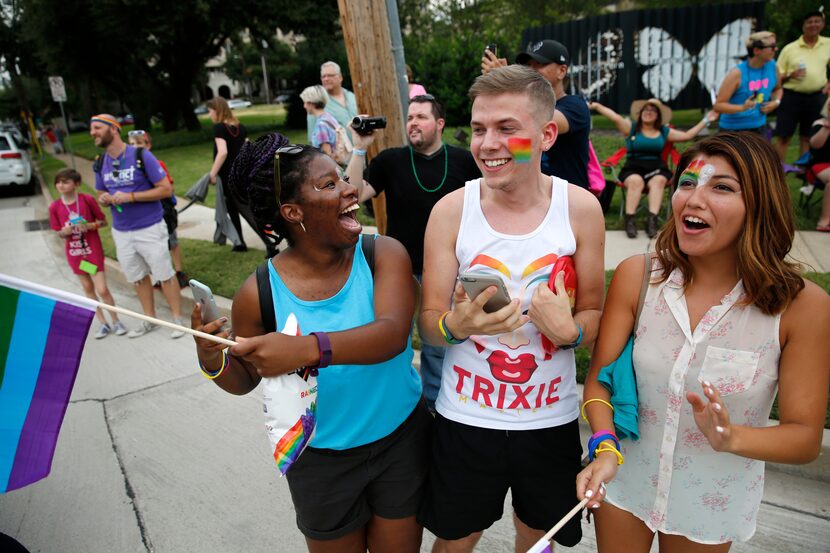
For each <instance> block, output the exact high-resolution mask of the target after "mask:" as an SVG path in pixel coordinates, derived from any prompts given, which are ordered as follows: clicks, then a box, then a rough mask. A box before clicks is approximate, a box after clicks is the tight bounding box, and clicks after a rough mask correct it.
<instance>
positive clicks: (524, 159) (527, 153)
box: [507, 138, 533, 163]
mask: <svg viewBox="0 0 830 553" xmlns="http://www.w3.org/2000/svg"><path fill="white" fill-rule="evenodd" d="M530 144H531V141H530V139H529V138H508V139H507V149H508V150H510V153H511V154H513V161H515V162H516V163H530V157H531V154H532V153H533V150H531V148H530Z"/></svg>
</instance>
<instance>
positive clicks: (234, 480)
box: [0, 196, 830, 553]
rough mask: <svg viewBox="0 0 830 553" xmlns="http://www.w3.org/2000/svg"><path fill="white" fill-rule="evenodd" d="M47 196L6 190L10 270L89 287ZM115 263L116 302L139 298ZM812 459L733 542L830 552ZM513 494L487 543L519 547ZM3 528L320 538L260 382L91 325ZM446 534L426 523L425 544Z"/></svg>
mask: <svg viewBox="0 0 830 553" xmlns="http://www.w3.org/2000/svg"><path fill="white" fill-rule="evenodd" d="M46 207H47V204H46V201H45V200H44V198H43V197H42V196H34V197H32V198H7V199H0V232H2V235H3V236H4V244H3V247H2V255H0V272H3V273H7V274H11V275H14V276H16V277H19V278H24V279H27V280H31V281H33V282H38V283H41V284H44V285H47V286H51V287H55V288H60V289H63V290H67V291H72V292H76V293H79V294H80V293H82V292H81V287H80V284H79V283H78V281H77V279H76V277H75V276H74V275H73V274H72V273H71V271H70V269H69V267H68V265H67V263H66V261H65V258H64V255H63V249H62V244H61V242H60V241H59V240H58V239H57V238H56V237H55V236H54V233H52V232H51V231H50V230H41V231H27V230H25V223H26V222H27V221H37V220H43V219H46V218H47V217H48V214H47V211H46ZM254 243H255V242H254ZM621 243H622V244H625V243H624V241H623V242H621ZM609 244H610V240H609ZM632 245H633V244H631V245H628V247H631V246H632ZM110 270H112V274H111V278H110V279H109V280H110V284H111V288H112V291H113V294H114V296H115V299H116V302H117V303H118V304H119V305H121V306H123V307H127V308H129V309H135V310H138V309H139V304H138V301H137V299H136V297H135V296H134V294H133V292H132V290H131V289H130V287H128V286H126V285H125V284H123V281H121V280H120V279H119V278H116V277H117V271H115V270H114V266H113V268H111V269H110ZM825 270H826V269H825ZM156 301H157V307H158V313H159V316H160V317H162V318H166V319H168V320H169V319H170V313H169V311H168V310H167V309H166V306H165V304H164V302H162V301H160V296H158V297H157V300H156ZM125 323H126V324H127V326H128V327H134V326H136V325H137V322H135V321H130V320H126V319H125ZM93 324H96V323H93ZM825 442H827V440H825ZM824 451H825V452H826V451H827V448H825V450H824ZM800 470H801V472H800V473H799V474H791V473H785V472H781V471H779V470H774V469H771V468H770V469H768V470H767V479H766V489H765V495H764V503H763V505H762V507H761V513H760V516H759V523H758V531H757V533H756V535H755V537H754V538H753V539H752V540H751V541H750V542H748V543H746V544H736V545H735V546H734V547H733V549H732V551H734V552H737V553H784V552H805V551H809V552H814V551H830V505H829V504H828V499H829V498H830V470H828V467H827V455H826V454H824V455H823V457H822V459H820V461H818V462H816V463H813V464H811V465H810V466H807V467H802V468H801V469H800ZM791 472H792V471H791ZM509 501H510V500H509V497H508V499H507V501H506V502H505V515H504V516H503V518H502V520H501V521H499V522H498V523H497V524H496V525H494V527H493V528H491V529H490V530H489V531H487V532H486V533H485V537H484V538H483V540H482V541H481V543H480V545H479V547H478V548H477V551H480V552H487V553H489V552H493V553H495V552H502V551H505V552H506V551H512V548H513V545H512V544H513V531H512V523H511V516H510V508H509ZM574 502H576V500H574ZM583 526H584V533H585V538H584V539H583V541H582V543H581V544H580V545H579V546H577V547H576V548H573V549H571V550H572V551H575V552H578V553H583V552H589V551H595V550H596V548H595V542H594V540H593V528H592V527H591V526H590V525H588V524H587V523H583ZM0 533H4V534H8V535H10V536H12V537H14V538H15V539H17V540H18V541H20V542H21V543H22V544H24V545H25V546H26V547H27V548H28V549H29V550H30V551H32V552H44V553H47V552H49V553H51V552H98V551H102V552H103V551H107V552H110V551H117V552H130V553H131V552H160V553H167V552H170V553H173V552H175V553H180V552H190V551H193V552H197V551H198V552H199V553H212V552H217V553H219V552H236V551H245V552H260V551H261V552H268V553H273V552H274V551H277V552H302V551H305V550H306V549H305V542H304V540H303V538H302V535H301V534H300V532H299V531H298V530H297V529H296V525H295V517H294V511H293V508H292V506H291V498H290V495H289V492H288V487H287V485H286V482H284V481H283V480H282V479H280V477H279V473H278V472H277V470H276V468H275V466H274V462H273V460H272V458H271V456H270V452H269V444H268V439H267V437H266V434H265V430H264V425H263V420H262V405H261V396H260V394H259V393H258V392H257V391H255V392H254V393H252V394H250V395H248V396H244V397H234V396H231V395H229V394H226V393H225V392H222V391H220V390H219V389H218V388H216V387H215V386H214V385H213V384H212V383H211V382H209V381H208V380H207V379H205V378H204V377H203V376H201V374H200V373H199V369H198V366H197V364H196V357H195V352H194V345H193V342H192V340H190V338H189V337H184V338H180V339H178V340H173V339H171V338H170V336H169V332H168V331H166V330H163V329H160V330H157V331H155V332H152V333H150V334H147V335H146V336H144V337H142V338H138V339H134V340H130V339H128V338H126V337H117V336H109V337H107V338H105V339H103V340H94V339H93V338H92V337H91V336H90V337H89V339H88V341H87V344H86V349H85V351H84V355H83V359H82V362H81V368H80V371H79V374H78V378H77V381H76V384H75V388H74V392H73V394H72V398H71V402H70V405H69V408H68V410H67V413H66V418H65V420H64V423H63V428H62V430H61V434H60V439H59V441H58V446H57V450H56V453H55V458H54V462H53V466H52V473H51V474H50V476H48V477H47V478H45V479H44V480H41V481H40V482H37V483H35V484H33V485H31V486H28V487H26V488H23V489H20V490H16V491H13V492H10V493H7V494H5V495H0ZM432 541H433V538H432V537H431V536H430V535H429V534H428V533H425V537H424V545H423V547H422V551H424V552H426V551H429V550H430V546H431V544H432ZM562 550H565V549H564V548H563V549H562ZM655 550H656V549H655Z"/></svg>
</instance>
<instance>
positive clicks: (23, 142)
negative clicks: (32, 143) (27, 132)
mask: <svg viewBox="0 0 830 553" xmlns="http://www.w3.org/2000/svg"><path fill="white" fill-rule="evenodd" d="M0 132H7V133H9V134H11V135H12V137H13V138H14V140H15V142H17V144H18V146H22V147H23V148H28V147H29V140H28V139H27V138H26V137H25V136H24V135H23V133H22V132H20V129H19V128H18V127H17V125H15V124H14V123H0Z"/></svg>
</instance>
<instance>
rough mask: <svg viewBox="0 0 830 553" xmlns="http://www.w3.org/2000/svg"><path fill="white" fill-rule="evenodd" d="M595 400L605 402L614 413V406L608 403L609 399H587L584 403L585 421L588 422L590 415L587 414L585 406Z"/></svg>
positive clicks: (583, 415)
mask: <svg viewBox="0 0 830 553" xmlns="http://www.w3.org/2000/svg"><path fill="white" fill-rule="evenodd" d="M593 401H598V402H600V403H604V404H605V405H607V406H608V407H609V408H610V409H611V412H612V413H613V412H614V406H613V405H611V404H610V403H608V402H607V401H605V400H604V399H600V398H598V397H595V398H591V399H587V400H585V403H583V404H582V418H583V419H584V420H585V422H588V417H586V416H585V406H586V405H588V404H589V403H591V402H593Z"/></svg>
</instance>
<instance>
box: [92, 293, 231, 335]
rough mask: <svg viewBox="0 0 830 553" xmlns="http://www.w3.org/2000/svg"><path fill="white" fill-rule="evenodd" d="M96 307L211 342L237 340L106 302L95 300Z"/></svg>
mask: <svg viewBox="0 0 830 553" xmlns="http://www.w3.org/2000/svg"><path fill="white" fill-rule="evenodd" d="M95 303H96V304H97V305H98V307H100V308H101V309H106V310H107V311H114V312H115V313H118V314H120V315H127V316H128V317H135V318H136V319H141V320H142V321H147V322H148V323H153V324H157V325H161V326H166V327H167V328H172V329H174V330H181V331H183V332H187V333H188V334H192V335H193V336H198V337H199V338H204V339H205V340H210V341H212V342H216V343H217V344H224V345H226V346H235V345H237V343H238V342H234V341H233V340H228V339H227V338H221V337H219V336H214V335H213V334H208V333H207V332H202V331H200V330H193V329H192V328H189V327H186V326H182V325H177V324H175V323H168V322H167V321H163V320H161V319H156V318H154V317H148V316H147V315H143V314H141V313H136V312H135V311H130V310H129V309H124V308H123V307H118V306H115V305H109V304H108V303H103V302H100V301H99V302H95Z"/></svg>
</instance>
